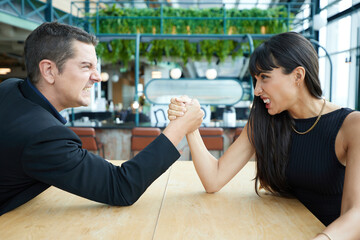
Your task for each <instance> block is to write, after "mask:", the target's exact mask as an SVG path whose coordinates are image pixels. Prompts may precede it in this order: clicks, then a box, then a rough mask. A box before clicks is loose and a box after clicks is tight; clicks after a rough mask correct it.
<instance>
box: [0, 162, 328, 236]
mask: <svg viewBox="0 0 360 240" xmlns="http://www.w3.org/2000/svg"><path fill="white" fill-rule="evenodd" d="M112 162H113V163H114V164H116V165H120V164H121V163H122V161H112ZM254 172H255V163H254V162H249V163H248V164H247V165H246V166H245V167H244V169H242V170H241V171H240V173H239V174H237V175H236V176H235V177H234V179H232V180H231V181H230V182H229V183H228V184H227V185H226V186H225V187H224V188H223V189H222V190H221V191H219V192H218V193H215V194H207V193H205V191H204V188H203V186H202V185H201V182H200V179H199V178H198V176H197V174H196V171H195V169H194V166H193V164H192V162H191V161H178V162H176V163H174V165H173V166H172V167H171V168H170V169H169V170H168V171H166V172H165V173H164V174H163V175H161V176H160V177H159V178H158V179H157V180H156V181H155V182H154V183H153V184H152V185H151V186H150V187H149V188H148V189H147V190H146V192H145V193H144V194H143V195H142V196H141V198H140V199H139V200H138V201H137V202H136V203H135V204H134V205H132V206H129V207H111V206H108V205H104V204H100V203H96V202H93V201H90V200H87V199H84V198H81V197H78V196H76V195H73V194H70V193H67V192H65V191H62V190H60V189H58V188H55V187H50V188H49V189H47V190H46V191H44V192H43V193H41V194H40V195H38V196H37V197H36V198H34V199H32V200H31V201H29V202H27V203H26V204H24V205H22V206H20V207H18V208H17V209H15V210H13V211H11V212H9V213H6V214H4V215H2V216H0V239H131V240H132V239H141V240H143V239H206V240H208V239H259V240H264V239H269V240H272V239H274V240H275V239H276V240H280V239H292V240H296V239H299V240H300V239H311V237H313V236H315V235H316V234H317V233H319V232H321V231H322V230H323V229H324V228H325V227H324V225H323V224H322V223H321V222H320V221H319V220H317V218H315V216H313V215H312V214H311V213H310V212H309V211H308V210H307V209H306V208H305V207H304V206H303V205H302V204H301V203H300V202H299V201H298V200H296V199H287V198H280V197H275V196H271V195H267V194H264V193H261V197H259V196H257V195H256V193H255V190H254V181H253V180H252V179H253V178H254V176H255V173H254Z"/></svg>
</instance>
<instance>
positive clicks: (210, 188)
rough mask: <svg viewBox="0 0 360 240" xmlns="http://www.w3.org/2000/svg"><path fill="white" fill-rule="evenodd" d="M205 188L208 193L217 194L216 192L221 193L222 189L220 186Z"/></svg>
mask: <svg viewBox="0 0 360 240" xmlns="http://www.w3.org/2000/svg"><path fill="white" fill-rule="evenodd" d="M204 188H205V191H206V193H216V192H218V191H220V189H221V188H220V187H218V186H205V185H204Z"/></svg>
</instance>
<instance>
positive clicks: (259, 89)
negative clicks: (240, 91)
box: [254, 81, 263, 96]
mask: <svg viewBox="0 0 360 240" xmlns="http://www.w3.org/2000/svg"><path fill="white" fill-rule="evenodd" d="M262 91H263V90H262V88H261V84H260V83H259V81H256V84H255V90H254V94H255V95H256V96H260V95H261V93H262Z"/></svg>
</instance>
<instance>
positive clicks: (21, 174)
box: [0, 79, 180, 215]
mask: <svg viewBox="0 0 360 240" xmlns="http://www.w3.org/2000/svg"><path fill="white" fill-rule="evenodd" d="M179 156H180V154H179V152H178V151H177V149H176V148H175V147H174V145H173V144H172V143H171V142H170V141H169V140H168V139H167V138H166V136H165V135H163V134H161V135H160V136H159V137H158V138H157V139H156V140H154V141H153V142H152V143H151V144H150V145H148V147H146V148H145V149H144V150H143V151H142V152H140V153H139V154H137V155H136V156H135V157H134V158H133V159H131V160H129V161H126V162H125V163H124V164H122V166H121V167H118V166H114V165H112V164H111V163H109V162H107V161H106V160H104V159H103V158H101V157H100V156H98V155H95V154H92V153H90V152H88V151H87V150H84V149H82V148H81V141H80V139H79V138H78V136H77V135H76V134H75V133H74V132H73V131H71V130H70V129H68V128H67V127H66V126H64V125H63V123H61V122H60V121H59V118H58V113H57V112H56V111H55V110H54V109H52V107H50V105H49V103H48V102H46V100H44V99H43V98H41V97H40V96H39V95H38V94H36V92H34V90H33V89H32V88H31V87H30V85H29V84H28V83H27V82H26V81H23V80H20V79H9V80H6V81H4V82H3V83H1V84H0V215H2V214H4V213H6V212H8V211H10V210H12V209H14V208H16V207H18V206H20V205H22V204H24V203H26V202H27V201H29V200H30V199H32V198H34V197H35V196H37V195H38V194H40V193H41V192H42V191H44V190H45V189H47V188H48V187H49V186H51V185H53V186H56V187H58V188H61V189H63V190H65V191H68V192H71V193H73V194H76V195H79V196H82V197H85V198H88V199H91V200H94V201H97V202H101V203H106V204H110V205H117V206H125V205H131V204H133V203H134V202H135V201H136V200H137V199H138V198H139V197H140V196H141V195H142V193H143V192H144V191H145V190H146V189H147V188H148V186H149V185H150V184H151V183H152V182H153V181H154V180H155V179H157V178H158V177H159V176H160V175H161V174H162V173H163V172H164V171H166V170H167V169H168V168H169V166H171V164H172V163H174V162H175V161H176V159H178V158H179Z"/></svg>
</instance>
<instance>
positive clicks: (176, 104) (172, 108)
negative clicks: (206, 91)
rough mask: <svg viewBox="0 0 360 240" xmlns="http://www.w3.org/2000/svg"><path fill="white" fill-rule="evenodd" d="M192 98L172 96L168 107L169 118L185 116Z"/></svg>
mask: <svg viewBox="0 0 360 240" xmlns="http://www.w3.org/2000/svg"><path fill="white" fill-rule="evenodd" d="M190 103H191V99H190V98H189V97H188V96H181V97H174V98H171V100H170V104H169V109H168V118H169V120H170V121H172V120H175V119H176V118H177V117H182V116H184V114H185V112H186V111H187V108H186V104H190Z"/></svg>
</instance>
